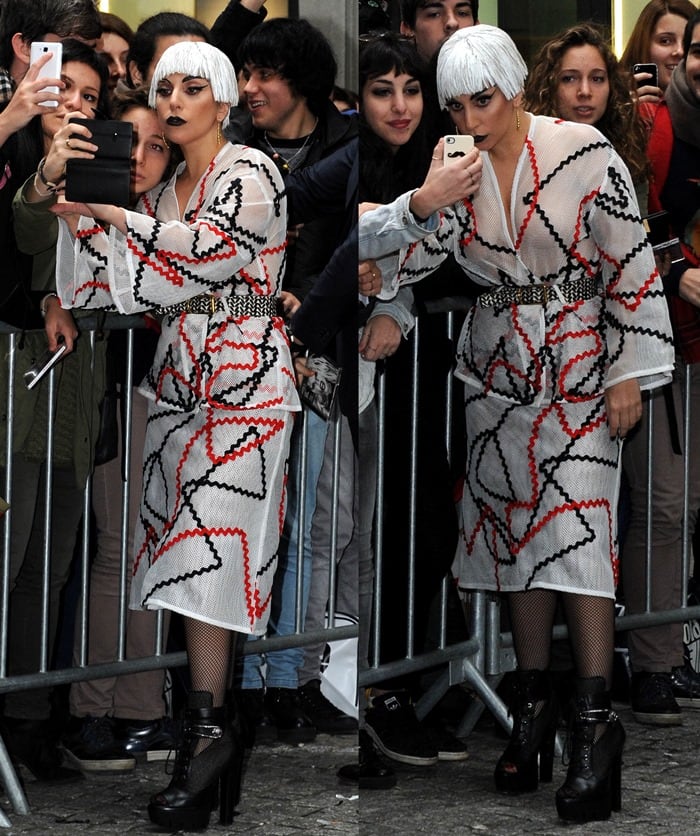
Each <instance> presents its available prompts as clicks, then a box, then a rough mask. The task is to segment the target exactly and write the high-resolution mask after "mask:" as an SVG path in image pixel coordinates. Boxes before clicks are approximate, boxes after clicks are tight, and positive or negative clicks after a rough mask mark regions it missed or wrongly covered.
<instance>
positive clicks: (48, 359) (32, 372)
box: [24, 343, 67, 389]
mask: <svg viewBox="0 0 700 836" xmlns="http://www.w3.org/2000/svg"><path fill="white" fill-rule="evenodd" d="M66 348H67V347H66V344H65V343H61V345H59V347H58V348H57V349H56V350H55V351H51V350H50V349H48V348H47V349H46V351H45V352H44V353H43V354H42V355H41V357H39V358H38V359H37V360H35V361H34V362H33V363H32V365H31V366H30V367H29V368H28V369H27V371H26V372H25V373H24V384H25V386H26V387H27V389H33V388H34V387H35V386H36V385H37V383H38V382H39V381H40V380H41V379H42V377H44V375H45V374H46V373H47V372H48V371H49V369H52V368H53V367H54V366H55V365H56V363H58V361H59V360H60V359H61V356H62V355H63V353H64V352H65V351H66Z"/></svg>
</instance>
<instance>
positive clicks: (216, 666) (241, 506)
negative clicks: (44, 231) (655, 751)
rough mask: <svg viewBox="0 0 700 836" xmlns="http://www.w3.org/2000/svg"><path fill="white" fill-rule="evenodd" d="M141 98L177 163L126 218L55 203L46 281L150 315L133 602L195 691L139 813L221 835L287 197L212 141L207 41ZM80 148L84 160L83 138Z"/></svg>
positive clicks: (214, 115)
mask: <svg viewBox="0 0 700 836" xmlns="http://www.w3.org/2000/svg"><path fill="white" fill-rule="evenodd" d="M149 101H150V103H151V105H152V106H153V107H154V108H155V109H156V111H157V113H158V117H159V121H160V124H161V127H162V130H163V135H164V138H165V139H166V140H167V141H168V142H170V143H174V144H177V145H178V146H179V147H180V149H181V151H182V155H183V158H184V161H183V162H182V163H181V164H180V165H179V166H178V168H177V170H176V172H175V174H174V176H173V177H172V178H171V179H170V181H169V182H167V183H165V184H161V185H159V186H157V187H156V188H154V189H153V190H152V191H150V192H148V193H147V194H145V195H144V196H143V198H142V199H141V201H140V202H139V204H138V205H137V207H136V209H135V210H134V211H132V210H129V209H124V208H121V207H117V206H102V205H99V206H98V205H92V204H90V205H87V204H79V205H76V204H63V205H62V206H60V207H59V208H58V209H57V212H59V213H60V215H61V217H62V223H61V226H62V229H61V237H60V240H59V267H58V271H57V272H58V276H59V277H60V278H59V294H60V297H61V302H62V304H63V306H64V307H66V308H70V307H103V308H108V309H113V310H117V311H119V312H120V313H127V314H128V313H136V312H139V311H153V310H155V312H156V314H157V315H158V317H159V318H160V319H161V336H160V340H159V343H158V349H157V351H156V356H155V359H154V363H153V366H152V368H151V370H150V372H149V373H148V375H147V376H146V379H145V380H144V381H143V383H142V384H141V387H140V389H141V392H142V393H143V394H144V395H145V396H146V397H147V398H148V399H149V401H150V403H149V417H148V428H147V434H146V447H145V451H144V475H143V495H142V500H141V508H140V514H139V521H138V524H137V528H136V534H135V537H134V565H133V582H132V585H131V606H132V607H134V608H136V609H167V610H171V611H173V612H179V613H181V615H182V616H183V617H184V624H185V636H186V641H187V651H188V658H189V667H190V678H191V683H192V691H191V693H190V695H189V697H188V703H187V707H186V710H185V715H184V723H183V734H182V740H181V744H180V747H179V749H178V753H177V759H176V763H175V769H174V773H173V776H172V780H171V781H170V784H169V786H168V787H167V788H166V789H164V790H163V791H162V792H160V793H158V794H157V795H155V796H154V797H153V798H152V799H151V802H150V804H149V808H148V810H149V815H150V818H151V820H152V821H153V822H155V823H156V824H158V825H160V826H162V827H165V828H167V829H169V830H194V829H201V828H204V827H206V826H207V825H208V823H209V817H210V813H211V810H212V809H216V806H217V798H218V806H219V814H220V821H221V822H222V823H224V824H230V822H231V821H232V818H233V808H234V806H235V804H236V802H237V800H238V795H239V786H240V778H241V766H242V760H243V743H242V741H241V732H240V722H239V721H238V719H237V718H236V717H235V712H234V711H233V706H232V705H228V706H227V705H226V694H227V691H228V689H230V685H231V676H232V671H233V665H234V659H235V654H236V646H237V641H236V639H237V637H241V636H242V635H243V634H253V635H262V634H264V633H265V629H266V626H267V620H268V616H269V606H270V599H271V586H272V578H273V575H274V571H275V559H276V558H275V556H276V552H277V545H278V541H279V535H280V520H281V519H282V518H283V516H284V493H283V483H284V476H285V467H286V460H287V453H288V447H289V436H290V431H291V422H292V418H293V413H294V412H295V411H296V410H298V409H299V402H298V397H297V392H296V387H295V377H294V370H293V365H292V360H291V356H290V353H289V346H288V341H287V337H286V334H285V329H284V325H283V320H282V319H281V318H280V317H279V316H278V313H277V301H278V296H279V293H280V289H281V281H282V275H283V270H284V252H285V239H286V226H287V213H286V201H285V198H284V186H283V183H282V180H281V178H280V175H279V173H278V171H277V168H276V166H275V165H274V163H272V162H271V160H270V159H269V158H268V157H266V156H265V155H264V154H262V153H260V152H258V151H255V150H253V149H251V148H247V147H244V146H242V145H232V144H230V143H228V142H227V141H226V140H225V139H224V137H223V135H222V129H223V127H225V125H226V124H227V121H228V114H229V109H230V107H231V106H232V105H235V104H236V102H237V101H238V87H237V83H236V74H235V71H234V68H233V66H232V65H231V63H230V61H229V60H228V58H226V56H225V55H224V54H223V53H222V52H220V51H219V50H218V49H216V48H215V47H213V46H210V45H208V44H205V43H198V42H192V41H185V42H180V43H176V44H174V45H173V46H171V47H169V48H168V49H167V50H166V51H165V52H164V53H163V55H162V57H161V59H160V61H159V62H158V65H157V66H156V69H155V72H154V75H153V82H152V85H151V90H150V99H149ZM76 142H77V141H76ZM80 147H81V148H82V149H83V150H84V151H85V155H86V156H91V151H92V150H93V149H94V146H92V145H91V143H90V142H89V140H85V141H84V142H81V143H80ZM96 219H99V221H98V220H96ZM219 784H220V789H219Z"/></svg>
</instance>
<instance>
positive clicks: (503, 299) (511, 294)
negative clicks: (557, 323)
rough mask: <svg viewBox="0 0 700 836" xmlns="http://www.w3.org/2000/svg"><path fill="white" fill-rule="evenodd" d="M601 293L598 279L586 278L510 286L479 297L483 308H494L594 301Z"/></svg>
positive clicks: (490, 291) (487, 292) (489, 291)
mask: <svg viewBox="0 0 700 836" xmlns="http://www.w3.org/2000/svg"><path fill="white" fill-rule="evenodd" d="M599 293H600V286H599V283H598V280H597V279H596V278H592V277H591V276H584V277H583V278H581V279H574V281H572V282H564V283H563V284H558V285H550V284H529V285H522V286H516V285H509V286H503V287H499V288H498V289H497V290H488V291H486V293H481V294H480V295H479V305H481V307H482V308H493V307H496V306H501V305H546V304H547V303H548V302H555V301H557V300H561V299H562V298H563V299H564V301H565V302H577V301H579V300H583V299H592V298H593V297H594V296H598V294H599Z"/></svg>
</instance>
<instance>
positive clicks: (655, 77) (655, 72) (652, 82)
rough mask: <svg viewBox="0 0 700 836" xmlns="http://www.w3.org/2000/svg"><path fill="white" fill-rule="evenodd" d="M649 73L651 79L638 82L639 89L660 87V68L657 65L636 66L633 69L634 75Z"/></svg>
mask: <svg viewBox="0 0 700 836" xmlns="http://www.w3.org/2000/svg"><path fill="white" fill-rule="evenodd" d="M637 73H649V74H650V75H651V78H644V79H642V80H641V81H638V82H637V87H648V86H649V87H658V86H659V68H658V67H657V66H656V64H635V65H634V66H633V67H632V74H633V75H637Z"/></svg>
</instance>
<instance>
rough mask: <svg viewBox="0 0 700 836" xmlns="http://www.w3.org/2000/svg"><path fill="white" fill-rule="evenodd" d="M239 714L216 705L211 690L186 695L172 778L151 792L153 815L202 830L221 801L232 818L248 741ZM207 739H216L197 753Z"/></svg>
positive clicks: (226, 819)
mask: <svg viewBox="0 0 700 836" xmlns="http://www.w3.org/2000/svg"><path fill="white" fill-rule="evenodd" d="M240 737H241V735H240V732H239V730H238V723H237V722H236V718H234V722H231V720H230V719H228V718H227V710H226V708H213V707H212V695H211V694H210V693H209V692H207V691H193V692H192V693H191V694H190V695H189V697H188V701H187V709H186V710H185V716H184V722H183V729H182V737H181V741H180V745H179V747H178V750H177V756H176V759H175V768H174V772H173V777H172V780H171V781H170V784H169V785H168V787H167V788H166V789H164V790H163V791H162V792H160V793H158V795H155V796H153V798H151V802H150V804H149V805H148V815H149V816H150V819H151V821H152V822H154V824H157V825H160V826H161V827H164V828H166V829H167V830H170V831H175V830H202V829H204V828H205V827H207V826H208V824H209V816H210V814H211V811H212V810H215V809H216V807H217V798H218V806H219V821H220V823H221V824H231V822H232V821H233V811H234V808H235V807H236V804H237V803H238V801H239V798H240V784H241V776H242V768H243V751H244V749H243V745H242V743H241V739H240ZM202 739H209V740H211V741H212V742H211V743H209V745H208V746H207V747H206V748H205V749H203V750H202V751H201V752H200V753H199V754H198V755H195V754H194V753H195V750H196V748H197V744H198V743H199V742H200V740H202Z"/></svg>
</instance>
